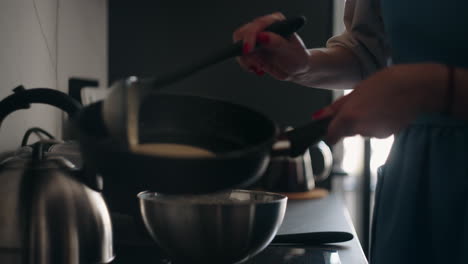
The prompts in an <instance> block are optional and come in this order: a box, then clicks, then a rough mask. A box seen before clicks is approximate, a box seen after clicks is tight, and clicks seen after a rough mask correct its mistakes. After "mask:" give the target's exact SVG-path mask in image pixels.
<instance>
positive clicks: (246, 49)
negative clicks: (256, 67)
mask: <svg viewBox="0 0 468 264" xmlns="http://www.w3.org/2000/svg"><path fill="white" fill-rule="evenodd" d="M249 52H250V45H249V43H247V42H246V43H244V47H243V48H242V53H243V54H248V53H249Z"/></svg>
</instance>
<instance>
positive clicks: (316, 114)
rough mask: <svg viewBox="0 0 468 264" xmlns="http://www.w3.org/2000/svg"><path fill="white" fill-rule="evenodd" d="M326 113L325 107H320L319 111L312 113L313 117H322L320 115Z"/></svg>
mask: <svg viewBox="0 0 468 264" xmlns="http://www.w3.org/2000/svg"><path fill="white" fill-rule="evenodd" d="M324 113H325V110H324V109H320V110H318V111H317V112H315V113H313V114H312V119H320V117H321V116H322V115H323V114H324Z"/></svg>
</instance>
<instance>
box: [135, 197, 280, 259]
mask: <svg viewBox="0 0 468 264" xmlns="http://www.w3.org/2000/svg"><path fill="white" fill-rule="evenodd" d="M138 198H139V201H140V210H141V215H142V218H143V221H144V223H145V226H146V228H147V230H148V232H149V233H150V234H151V236H152V237H153V238H154V239H155V240H156V242H157V243H158V244H159V245H160V246H161V247H162V248H163V249H164V250H165V251H166V252H167V253H168V254H169V255H170V256H171V258H173V259H174V260H175V261H176V262H177V261H180V263H239V262H242V261H244V260H246V259H247V258H250V257H252V256H254V255H256V254H257V253H259V252H260V251H261V250H263V249H264V248H265V247H266V246H267V245H268V244H269V243H270V241H271V240H272V239H273V238H274V236H275V234H276V232H277V230H278V228H279V226H280V225H281V223H282V221H283V217H284V213H285V210H286V203H287V198H286V196H283V195H279V194H274V193H267V192H259V191H243V190H233V191H228V192H222V193H217V194H210V195H200V196H178V195H162V194H158V193H153V192H143V193H140V194H138Z"/></svg>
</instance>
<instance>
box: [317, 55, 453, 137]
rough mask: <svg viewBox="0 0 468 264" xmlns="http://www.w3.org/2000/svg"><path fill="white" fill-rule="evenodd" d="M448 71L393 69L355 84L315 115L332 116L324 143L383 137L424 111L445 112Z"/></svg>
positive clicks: (429, 67) (431, 67)
mask: <svg viewBox="0 0 468 264" xmlns="http://www.w3.org/2000/svg"><path fill="white" fill-rule="evenodd" d="M446 86H447V68H446V66H444V65H440V64H412V65H399V66H392V67H389V68H387V69H385V70H382V71H380V72H378V73H376V74H374V75H373V76H371V77H370V78H369V79H367V80H365V81H363V82H361V83H360V84H358V85H357V86H356V87H355V89H354V91H353V92H351V93H350V94H348V95H346V96H344V97H342V98H340V99H338V100H337V101H335V102H334V103H333V104H331V105H330V106H328V107H326V108H324V109H323V110H322V111H320V112H319V113H316V114H315V115H314V118H315V119H322V118H325V117H330V116H332V117H333V119H332V121H331V123H330V125H329V127H328V134H327V137H326V139H327V142H329V143H330V144H335V143H336V142H337V141H338V140H340V139H341V138H343V137H346V136H353V135H357V134H359V135H362V136H369V137H377V138H384V137H387V136H390V135H392V134H394V133H397V132H398V131H400V130H401V129H403V128H405V127H406V126H407V125H408V124H409V123H410V122H411V121H413V120H414V119H415V118H416V117H417V116H418V115H419V114H421V113H423V112H433V111H441V110H442V109H444V104H445V102H446V100H447V98H446V90H447V89H446V88H447V87H446Z"/></svg>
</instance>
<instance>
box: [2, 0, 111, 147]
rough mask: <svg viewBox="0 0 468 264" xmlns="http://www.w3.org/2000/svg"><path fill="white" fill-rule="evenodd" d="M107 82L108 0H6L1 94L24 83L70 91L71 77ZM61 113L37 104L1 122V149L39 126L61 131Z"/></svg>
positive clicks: (13, 145)
mask: <svg viewBox="0 0 468 264" xmlns="http://www.w3.org/2000/svg"><path fill="white" fill-rule="evenodd" d="M72 76H73V77H87V78H94V79H98V80H100V82H101V84H102V86H106V85H107V0H1V1H0V98H1V99H3V98H4V97H6V96H7V95H9V94H11V89H12V88H14V87H16V86H17V85H20V84H23V85H24V86H25V87H26V88H34V87H49V88H54V89H59V90H61V91H64V92H67V91H68V78H69V77H72ZM61 120H62V113H61V112H60V111H58V110H55V109H54V108H52V107H50V106H43V105H34V106H33V107H32V108H31V109H29V110H22V111H18V112H15V113H13V114H12V115H10V116H9V117H8V118H7V119H6V120H5V122H3V124H2V126H1V128H0V152H1V151H5V150H10V149H15V148H17V147H18V146H19V144H20V140H21V137H22V135H23V133H24V132H25V131H26V130H27V129H28V128H29V127H32V126H39V127H41V128H44V129H46V130H48V131H49V132H51V133H53V134H54V135H56V136H58V137H60V136H61V130H62V121H61Z"/></svg>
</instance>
